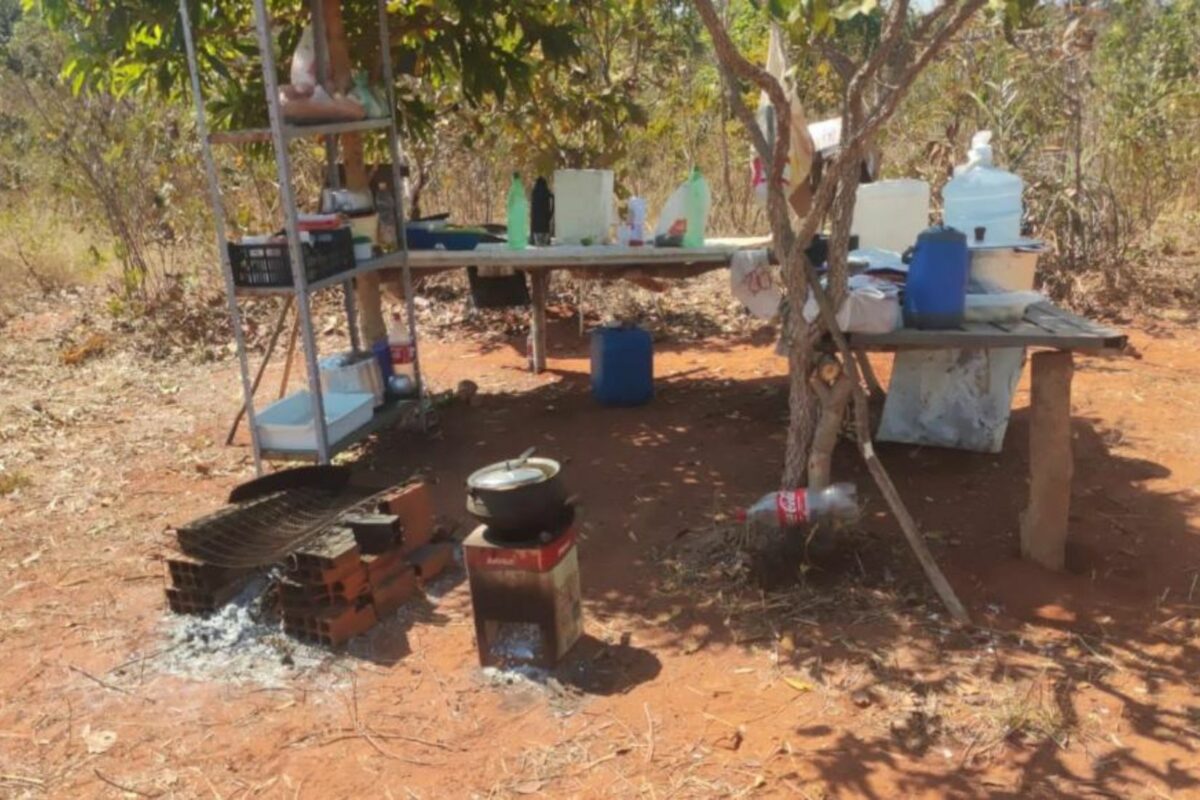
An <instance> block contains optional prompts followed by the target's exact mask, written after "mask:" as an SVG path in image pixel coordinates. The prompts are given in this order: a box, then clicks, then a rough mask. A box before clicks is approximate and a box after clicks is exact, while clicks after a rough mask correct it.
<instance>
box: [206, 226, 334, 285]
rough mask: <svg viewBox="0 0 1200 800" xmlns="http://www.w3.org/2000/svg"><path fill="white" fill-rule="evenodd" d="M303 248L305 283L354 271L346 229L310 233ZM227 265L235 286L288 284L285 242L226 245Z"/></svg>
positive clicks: (290, 261)
mask: <svg viewBox="0 0 1200 800" xmlns="http://www.w3.org/2000/svg"><path fill="white" fill-rule="evenodd" d="M308 235H309V239H310V243H308V244H304V245H302V247H303V249H304V274H305V275H306V276H307V277H308V282H309V283H312V282H314V281H319V280H321V279H323V278H328V277H330V276H332V275H337V274H339V273H342V272H347V271H349V270H352V269H354V234H353V233H351V231H350V229H349V228H337V229H336V230H331V231H310V232H309V234H308ZM229 266H230V268H231V269H232V270H233V283H234V285H235V286H248V287H278V286H291V285H292V260H291V258H290V257H289V253H288V244H287V242H278V243H275V242H272V243H271V244H237V243H235V242H229Z"/></svg>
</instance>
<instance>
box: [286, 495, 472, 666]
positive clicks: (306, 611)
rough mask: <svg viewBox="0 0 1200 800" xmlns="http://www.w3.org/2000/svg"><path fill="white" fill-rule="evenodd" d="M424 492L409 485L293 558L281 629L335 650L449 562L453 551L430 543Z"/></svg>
mask: <svg viewBox="0 0 1200 800" xmlns="http://www.w3.org/2000/svg"><path fill="white" fill-rule="evenodd" d="M432 538H433V504H432V499H431V496H430V492H429V486H428V485H427V484H424V483H412V484H408V485H407V486H403V487H400V488H398V489H396V490H395V491H393V492H391V493H389V494H387V495H386V496H384V497H383V499H382V500H380V501H379V503H378V506H377V507H376V508H374V509H359V510H355V511H352V512H349V513H346V514H343V515H342V517H341V518H340V519H339V520H338V524H337V525H336V526H335V527H333V528H332V529H331V530H329V531H328V532H326V533H325V534H324V535H322V537H321V538H320V539H318V540H317V541H316V542H314V543H312V544H310V545H308V546H306V547H304V548H303V549H301V550H299V551H297V552H296V553H294V554H293V555H292V557H291V559H290V564H289V570H288V574H287V577H286V578H284V580H283V581H282V582H281V583H280V586H279V599H280V606H281V609H282V612H283V627H284V630H285V631H286V632H287V633H288V634H290V635H292V636H294V637H296V638H298V639H302V640H304V641H308V642H313V643H316V644H323V645H327V646H330V647H338V646H341V645H343V644H345V643H346V642H347V641H348V640H349V639H351V638H353V637H355V636H358V635H359V634H361V633H364V632H366V631H368V630H370V629H371V628H372V627H373V626H374V625H375V623H376V622H378V621H379V620H382V619H386V618H387V617H388V616H390V615H391V614H393V613H394V612H395V611H396V609H398V608H399V607H400V606H401V605H403V604H404V602H405V601H406V600H408V598H409V597H411V596H412V595H413V594H414V593H415V591H416V588H417V586H418V584H419V583H421V582H424V581H429V580H432V579H433V578H434V577H436V576H437V575H438V574H439V573H441V571H442V570H444V569H445V568H446V566H447V565H448V564H449V563H450V561H451V558H452V557H453V553H454V547H453V545H452V544H451V543H450V542H434V541H432Z"/></svg>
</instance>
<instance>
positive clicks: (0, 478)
mask: <svg viewBox="0 0 1200 800" xmlns="http://www.w3.org/2000/svg"><path fill="white" fill-rule="evenodd" d="M32 484H33V480H32V479H31V478H30V477H29V476H28V475H27V474H25V473H24V472H22V471H21V470H19V469H15V470H0V497H3V496H4V495H6V494H12V493H13V492H18V491H20V490H21V489H24V488H25V487H27V486H30V485H32Z"/></svg>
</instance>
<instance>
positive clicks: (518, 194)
mask: <svg viewBox="0 0 1200 800" xmlns="http://www.w3.org/2000/svg"><path fill="white" fill-rule="evenodd" d="M507 224H508V249H510V250H524V249H525V248H526V247H527V246H529V199H528V198H526V197H525V184H523V183H521V174H520V173H519V172H514V173H513V179H512V185H510V186H509V187H508V220H507Z"/></svg>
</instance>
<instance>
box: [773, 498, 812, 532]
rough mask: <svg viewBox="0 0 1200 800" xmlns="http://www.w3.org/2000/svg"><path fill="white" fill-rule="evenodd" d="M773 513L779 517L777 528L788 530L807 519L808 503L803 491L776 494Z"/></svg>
mask: <svg viewBox="0 0 1200 800" xmlns="http://www.w3.org/2000/svg"><path fill="white" fill-rule="evenodd" d="M775 512H776V513H777V514H778V515H779V526H780V527H781V528H790V527H792V526H794V525H799V524H800V523H802V522H804V521H805V520H806V519H808V502H807V498H806V496H805V494H804V490H803V489H797V490H795V491H792V492H777V493H776V495H775Z"/></svg>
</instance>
